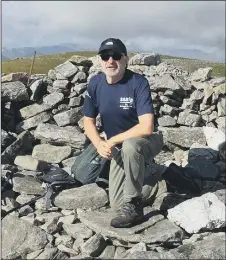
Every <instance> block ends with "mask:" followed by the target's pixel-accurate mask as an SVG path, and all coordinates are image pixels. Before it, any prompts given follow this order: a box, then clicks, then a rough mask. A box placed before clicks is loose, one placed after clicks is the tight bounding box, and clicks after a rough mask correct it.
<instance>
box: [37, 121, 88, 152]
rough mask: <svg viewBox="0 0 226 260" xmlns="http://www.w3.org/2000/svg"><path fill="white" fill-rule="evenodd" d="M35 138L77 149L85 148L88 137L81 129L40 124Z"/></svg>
mask: <svg viewBox="0 0 226 260" xmlns="http://www.w3.org/2000/svg"><path fill="white" fill-rule="evenodd" d="M34 136H35V138H37V139H40V140H43V141H46V142H48V143H52V144H59V145H70V146H71V147H73V148H77V149H82V148H84V144H85V141H86V136H85V135H84V134H83V133H81V131H79V127H76V126H65V127H60V126H57V125H53V124H48V123H46V124H44V123H40V124H39V125H38V126H37V128H36V130H35V132H34Z"/></svg>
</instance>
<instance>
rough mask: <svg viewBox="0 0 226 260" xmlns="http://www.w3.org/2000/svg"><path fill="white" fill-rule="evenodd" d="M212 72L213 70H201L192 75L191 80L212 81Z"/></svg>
mask: <svg viewBox="0 0 226 260" xmlns="http://www.w3.org/2000/svg"><path fill="white" fill-rule="evenodd" d="M212 70H213V69H212V68H200V69H198V70H196V71H194V72H193V73H192V74H191V80H192V81H201V82H203V81H206V80H208V79H210V77H211V73H212Z"/></svg>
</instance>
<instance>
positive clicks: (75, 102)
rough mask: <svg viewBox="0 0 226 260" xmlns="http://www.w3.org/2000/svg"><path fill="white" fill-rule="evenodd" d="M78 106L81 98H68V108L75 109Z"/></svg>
mask: <svg viewBox="0 0 226 260" xmlns="http://www.w3.org/2000/svg"><path fill="white" fill-rule="evenodd" d="M80 104H81V97H73V98H70V101H69V106H70V107H77V106H80Z"/></svg>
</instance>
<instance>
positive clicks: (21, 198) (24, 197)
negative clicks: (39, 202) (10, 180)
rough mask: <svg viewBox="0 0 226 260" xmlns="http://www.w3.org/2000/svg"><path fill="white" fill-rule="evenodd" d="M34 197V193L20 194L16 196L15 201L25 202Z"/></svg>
mask: <svg viewBox="0 0 226 260" xmlns="http://www.w3.org/2000/svg"><path fill="white" fill-rule="evenodd" d="M33 198H35V196H34V195H27V194H21V195H19V196H18V197H17V198H16V201H17V202H18V203H20V204H24V203H27V202H28V201H30V200H31V199H33Z"/></svg>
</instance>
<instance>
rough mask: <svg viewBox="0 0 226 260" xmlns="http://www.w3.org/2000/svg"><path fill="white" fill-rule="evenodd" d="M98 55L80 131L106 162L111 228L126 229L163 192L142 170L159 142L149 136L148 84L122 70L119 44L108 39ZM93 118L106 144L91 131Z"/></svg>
mask: <svg viewBox="0 0 226 260" xmlns="http://www.w3.org/2000/svg"><path fill="white" fill-rule="evenodd" d="M98 54H99V55H100V62H101V66H102V70H103V73H100V74H98V75H95V76H93V77H92V78H91V80H90V82H89V85H88V89H87V93H86V96H85V101H84V107H83V113H84V129H85V132H86V135H87V136H88V138H89V139H90V140H91V142H92V143H93V145H94V146H95V147H96V149H97V151H98V153H99V154H100V155H101V156H102V157H104V158H107V159H109V160H111V165H110V173H109V199H110V206H111V207H112V208H113V209H115V210H116V211H117V216H116V217H115V218H114V219H112V220H111V225H112V226H113V227H116V228H122V227H131V226H133V225H136V224H138V223H140V222H141V221H142V220H143V216H144V213H143V206H142V205H143V202H144V201H148V200H149V199H151V198H152V197H153V196H155V197H156V195H157V193H161V192H164V191H165V186H164V187H162V189H163V190H161V188H160V187H158V186H159V183H157V182H158V180H156V179H155V180H154V179H152V176H150V174H149V176H146V175H145V166H146V165H147V163H149V162H150V161H151V160H152V159H153V158H154V157H155V156H156V155H157V154H158V153H159V152H160V151H161V149H162V147H163V139H162V136H161V135H159V134H158V133H154V132H153V128H154V114H153V105H152V98H151V91H150V86H149V83H148V81H147V80H146V79H145V78H144V77H143V76H142V75H140V74H137V73H134V72H132V71H130V70H129V69H127V64H128V60H129V59H128V56H127V50H126V47H125V45H124V44H123V42H122V41H121V40H119V39H115V38H109V39H107V40H105V41H103V42H102V43H101V45H100V48H99V52H98ZM98 114H100V117H101V123H102V126H103V130H104V132H105V134H106V137H107V140H103V139H102V138H101V137H100V135H99V133H98V131H97V128H96V117H97V115H98ZM115 151H118V152H115Z"/></svg>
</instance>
